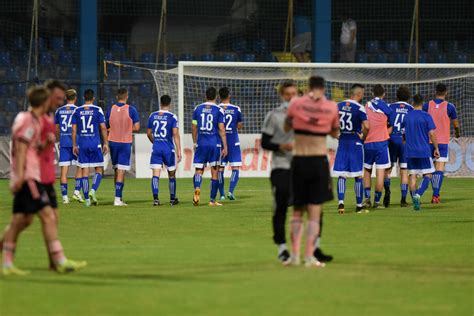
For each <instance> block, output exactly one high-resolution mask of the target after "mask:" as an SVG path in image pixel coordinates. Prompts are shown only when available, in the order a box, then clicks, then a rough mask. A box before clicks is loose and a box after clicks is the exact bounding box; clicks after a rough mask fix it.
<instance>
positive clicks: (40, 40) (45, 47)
mask: <svg viewBox="0 0 474 316" xmlns="http://www.w3.org/2000/svg"><path fill="white" fill-rule="evenodd" d="M38 49H39V50H40V51H41V52H44V51H46V50H48V44H47V43H46V40H45V39H44V38H42V37H38Z"/></svg>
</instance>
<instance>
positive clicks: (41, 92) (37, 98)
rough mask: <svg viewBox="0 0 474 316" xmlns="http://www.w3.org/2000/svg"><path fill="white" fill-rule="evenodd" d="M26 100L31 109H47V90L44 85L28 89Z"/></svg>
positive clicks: (48, 94)
mask: <svg viewBox="0 0 474 316" xmlns="http://www.w3.org/2000/svg"><path fill="white" fill-rule="evenodd" d="M27 95H28V102H29V103H30V106H31V107H32V108H33V109H37V108H40V107H43V108H44V111H47V109H48V108H49V97H50V93H49V90H48V89H47V88H46V87H44V86H34V87H31V88H30V89H28V93H27Z"/></svg>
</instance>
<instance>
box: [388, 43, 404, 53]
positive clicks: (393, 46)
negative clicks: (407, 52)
mask: <svg viewBox="0 0 474 316" xmlns="http://www.w3.org/2000/svg"><path fill="white" fill-rule="evenodd" d="M399 50H400V44H399V43H398V41H393V40H392V41H386V42H385V51H386V52H387V53H398V51H399Z"/></svg>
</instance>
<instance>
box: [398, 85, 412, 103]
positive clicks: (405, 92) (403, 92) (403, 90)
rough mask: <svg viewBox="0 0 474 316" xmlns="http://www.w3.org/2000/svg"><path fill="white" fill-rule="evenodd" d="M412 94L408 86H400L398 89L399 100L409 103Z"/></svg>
mask: <svg viewBox="0 0 474 316" xmlns="http://www.w3.org/2000/svg"><path fill="white" fill-rule="evenodd" d="M410 96H411V92H410V89H409V88H408V86H400V87H398V89H397V100H398V101H405V102H407V101H408V100H410Z"/></svg>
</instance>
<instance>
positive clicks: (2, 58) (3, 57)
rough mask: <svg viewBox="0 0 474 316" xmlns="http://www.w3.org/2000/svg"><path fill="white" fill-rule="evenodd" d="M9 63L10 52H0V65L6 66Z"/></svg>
mask: <svg viewBox="0 0 474 316" xmlns="http://www.w3.org/2000/svg"><path fill="white" fill-rule="evenodd" d="M10 64H11V60H10V52H5V51H2V52H0V67H8V66H10Z"/></svg>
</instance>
